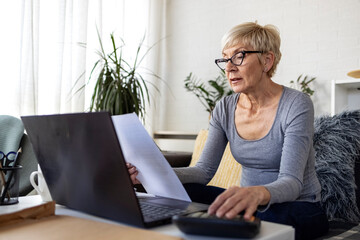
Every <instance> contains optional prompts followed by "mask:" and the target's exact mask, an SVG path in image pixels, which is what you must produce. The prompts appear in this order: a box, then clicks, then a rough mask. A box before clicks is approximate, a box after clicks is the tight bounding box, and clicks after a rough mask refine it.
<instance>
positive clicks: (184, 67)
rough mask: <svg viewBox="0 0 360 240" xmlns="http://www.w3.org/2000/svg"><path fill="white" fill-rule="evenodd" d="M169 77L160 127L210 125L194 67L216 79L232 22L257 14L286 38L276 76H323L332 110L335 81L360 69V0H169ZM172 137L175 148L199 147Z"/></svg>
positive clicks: (321, 89)
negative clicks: (187, 82) (187, 83)
mask: <svg viewBox="0 0 360 240" xmlns="http://www.w3.org/2000/svg"><path fill="white" fill-rule="evenodd" d="M166 3H167V4H166V28H165V35H166V38H165V40H164V41H165V43H164V52H163V55H162V56H163V57H162V62H161V63H160V64H161V66H162V72H161V76H162V77H163V78H164V79H165V80H166V82H167V86H162V90H161V91H162V93H161V97H160V103H159V106H161V107H160V108H157V109H156V110H155V111H156V116H157V117H156V119H157V120H156V121H155V122H156V123H157V125H156V126H154V129H155V130H162V131H163V130H168V131H186V132H198V131H199V130H200V129H202V128H207V126H208V113H207V112H206V111H205V110H204V108H203V106H202V105H201V104H200V102H199V101H198V99H197V98H196V97H195V96H194V95H193V94H192V93H189V92H186V90H185V88H184V79H185V77H186V76H187V75H188V74H189V73H190V72H193V73H194V74H195V75H197V76H198V77H200V78H201V79H204V80H208V79H210V78H214V77H216V76H217V75H218V73H219V70H218V68H217V67H216V65H215V64H214V59H215V58H219V57H221V49H220V39H221V37H222V35H223V34H224V33H225V32H226V31H227V30H228V29H229V28H231V27H232V26H234V25H236V24H239V23H242V22H248V21H255V20H257V21H258V23H259V24H261V25H264V24H274V25H276V26H277V27H278V28H279V31H280V35H281V38H282V46H281V51H282V55H283V56H282V60H281V62H280V64H279V66H278V70H277V73H276V74H275V76H274V77H273V80H274V81H275V82H277V83H280V84H283V85H287V86H288V85H289V82H290V80H296V78H297V77H298V76H299V75H300V74H305V75H309V76H314V77H316V78H317V79H316V82H315V84H314V89H315V94H314V96H313V101H314V106H315V114H316V115H322V114H328V113H330V84H331V80H332V79H346V78H349V77H347V76H346V73H347V72H349V71H351V70H355V69H360V14H359V12H360V1H359V0H346V1H338V0H327V1H324V0H283V1H281V0H269V1H264V0H251V1H246V0H196V1H194V0H168V1H167V2H166ZM183 142H184V143H178V142H176V143H172V142H168V143H167V144H163V146H166V148H168V149H170V150H189V151H191V149H192V145H191V143H189V142H188V141H183Z"/></svg>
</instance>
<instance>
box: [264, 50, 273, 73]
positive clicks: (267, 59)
mask: <svg viewBox="0 0 360 240" xmlns="http://www.w3.org/2000/svg"><path fill="white" fill-rule="evenodd" d="M263 59H264V64H263V67H264V68H263V69H264V70H263V71H264V72H268V71H269V70H270V69H271V68H272V66H273V65H274V60H275V55H274V53H273V52H271V51H269V52H266V53H264V54H263Z"/></svg>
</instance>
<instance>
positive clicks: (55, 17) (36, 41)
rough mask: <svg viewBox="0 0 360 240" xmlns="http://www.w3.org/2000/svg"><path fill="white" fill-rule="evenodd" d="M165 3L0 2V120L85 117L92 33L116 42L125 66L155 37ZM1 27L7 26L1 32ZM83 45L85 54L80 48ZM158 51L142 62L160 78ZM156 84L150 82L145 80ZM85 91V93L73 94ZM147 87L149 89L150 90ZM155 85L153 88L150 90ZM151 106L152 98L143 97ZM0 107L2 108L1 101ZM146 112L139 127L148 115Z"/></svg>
mask: <svg viewBox="0 0 360 240" xmlns="http://www.w3.org/2000/svg"><path fill="white" fill-rule="evenodd" d="M165 2H166V0H50V1H49V0H13V1H5V0H0V9H1V10H0V11H1V12H0V15H1V18H0V20H1V24H2V25H4V28H3V29H4V30H5V31H3V30H2V31H3V33H4V35H3V37H2V39H1V42H0V47H1V52H3V53H4V52H5V55H3V57H2V59H1V62H0V66H1V68H0V73H1V77H0V79H1V80H0V88H1V90H2V96H3V99H2V101H0V114H8V115H14V116H21V115H31V114H52V113H65V112H81V111H86V110H88V108H89V105H90V98H91V95H92V90H93V88H92V86H93V83H92V82H89V83H88V77H89V73H90V71H91V69H92V67H93V65H94V63H95V62H96V60H97V59H98V56H97V54H96V50H97V49H99V42H98V37H97V29H98V31H99V33H100V35H101V38H102V40H103V44H104V45H105V51H106V49H107V46H109V45H110V34H111V33H114V34H115V36H117V37H118V38H119V39H120V37H122V38H123V39H124V42H125V44H126V47H125V54H126V55H127V56H128V59H130V60H129V61H130V62H131V57H132V56H133V55H134V54H135V50H136V47H137V46H138V44H139V42H140V40H141V39H142V38H143V36H146V42H145V43H146V44H147V45H148V46H150V45H151V44H153V43H155V42H157V41H159V40H160V39H161V37H162V36H163V27H162V22H163V16H164V9H165ZM5 23H8V24H5ZM84 44H86V47H84ZM160 49H161V47H160V44H158V46H157V47H154V49H152V50H151V54H150V55H149V56H148V58H147V59H146V60H147V61H145V62H144V64H145V66H143V67H144V68H146V69H150V70H151V71H153V72H154V73H156V74H158V75H161V73H159V72H158V71H160V69H159V67H158V65H157V61H158V60H159V59H158V57H157V56H159V53H160ZM150 81H156V79H150ZM85 83H88V85H87V87H86V89H85V91H80V92H77V93H76V94H75V92H76V90H77V89H80V88H81V86H83V85H84V84H85ZM154 83H155V82H154ZM155 84H156V83H155ZM151 94H152V98H153V101H155V102H156V91H151ZM4 100H5V101H4ZM149 107H150V106H148V111H147V122H148V125H149V127H150V128H151V125H153V123H152V121H151V119H152V116H153V115H154V113H153V112H152V111H153V110H152V109H151V107H150V108H149Z"/></svg>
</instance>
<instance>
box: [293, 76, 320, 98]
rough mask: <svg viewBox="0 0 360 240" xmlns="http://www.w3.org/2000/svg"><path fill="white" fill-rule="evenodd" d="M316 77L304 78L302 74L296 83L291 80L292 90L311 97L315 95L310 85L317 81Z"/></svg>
mask: <svg viewBox="0 0 360 240" xmlns="http://www.w3.org/2000/svg"><path fill="white" fill-rule="evenodd" d="M315 79H316V78H315V77H312V78H310V77H308V76H304V77H303V76H302V74H301V75H300V76H299V77H298V78H297V79H296V81H294V80H291V81H290V84H291V87H292V88H295V89H298V90H300V91H301V92H303V93H306V94H307V95H309V96H312V95H313V94H314V90H312V89H311V87H310V83H311V82H313V81H315Z"/></svg>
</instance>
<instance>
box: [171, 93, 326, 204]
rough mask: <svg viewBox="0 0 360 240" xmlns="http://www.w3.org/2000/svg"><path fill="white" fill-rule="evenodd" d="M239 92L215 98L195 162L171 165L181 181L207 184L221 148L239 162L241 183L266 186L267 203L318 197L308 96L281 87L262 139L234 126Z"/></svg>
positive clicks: (318, 185) (219, 159) (311, 110)
mask: <svg viewBox="0 0 360 240" xmlns="http://www.w3.org/2000/svg"><path fill="white" fill-rule="evenodd" d="M239 95H240V94H239V93H238V94H233V95H231V96H227V97H225V98H223V99H222V100H221V101H219V102H218V104H217V105H216V107H215V109H214V111H213V112H212V117H211V120H210V126H209V134H208V138H207V141H206V144H205V147H204V150H203V152H202V155H201V157H200V159H199V161H198V162H197V164H196V165H195V166H194V167H187V168H175V169H174V170H175V173H176V174H177V176H178V177H179V179H180V181H181V182H182V183H189V182H196V183H202V184H207V183H208V182H209V181H210V180H211V179H212V177H213V176H214V174H215V172H216V170H217V168H218V166H219V164H220V161H221V158H222V154H223V152H224V149H225V147H226V144H227V142H229V143H230V149H231V153H232V155H233V156H234V158H235V159H236V161H238V162H239V163H240V164H241V165H242V175H241V183H240V185H241V186H259V185H261V186H265V187H266V188H267V189H268V191H269V192H270V194H271V198H270V202H269V204H268V205H267V207H266V208H265V210H266V209H267V208H268V207H269V206H270V205H271V204H273V203H281V202H288V201H308V202H317V201H319V200H320V191H321V187H320V183H319V181H318V179H317V176H316V173H315V168H314V164H315V157H314V148H313V134H314V108H313V104H312V101H311V99H310V98H309V97H308V96H307V95H306V94H303V93H301V92H300V91H297V90H294V89H291V88H288V87H285V86H284V90H283V93H282V96H281V99H280V102H279V106H278V109H277V113H276V117H275V120H274V123H273V125H272V127H271V129H270V131H269V132H268V133H267V135H266V136H265V137H263V138H260V139H257V140H245V139H243V138H241V137H240V136H239V135H238V133H237V131H236V127H235V122H234V119H235V109H236V103H237V101H238V98H239Z"/></svg>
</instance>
